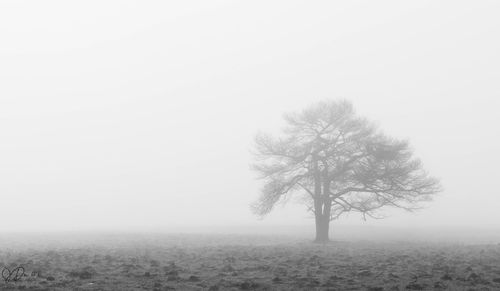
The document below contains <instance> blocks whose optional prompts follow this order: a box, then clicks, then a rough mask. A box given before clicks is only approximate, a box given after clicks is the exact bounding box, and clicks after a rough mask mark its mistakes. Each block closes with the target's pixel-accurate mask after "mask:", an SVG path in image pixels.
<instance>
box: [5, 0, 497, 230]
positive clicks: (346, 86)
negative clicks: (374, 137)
mask: <svg viewBox="0 0 500 291" xmlns="http://www.w3.org/2000/svg"><path fill="white" fill-rule="evenodd" d="M209 2H210V3H209ZM498 15H500V4H499V3H498V2H495V1H467V2H465V1H449V2H445V1H439V2H436V1H411V2H410V1H391V2H379V1H377V2H373V1H364V2H361V1H343V2H340V1H335V2H333V1H325V2H310V1H302V2H299V1H265V2H264V1H263V2H259V1H247V2H237V1H234V2H233V1H199V2H192V1H182V2H180V1H179V2H177V1H176V2H170V1H156V2H155V1H2V2H0V133H1V135H0V141H1V142H0V198H1V200H0V205H1V206H0V207H1V208H0V213H1V215H2V217H3V218H2V223H1V224H0V230H8V231H11V230H38V231H44V230H69V229H76V230H89V229H105V230H106V229H119V230H134V229H141V228H146V229H167V228H169V227H173V226H183V225H186V226H194V225H201V226H204V225H217V226H226V225H228V226H229V225H231V226H234V225H273V224H280V225H306V224H310V225H311V226H312V225H313V221H312V220H311V219H310V218H309V214H307V213H306V212H305V208H304V207H303V206H302V205H299V204H293V203H291V204H288V205H287V206H286V207H285V208H283V207H281V206H278V207H277V209H276V210H275V211H274V212H273V213H272V214H271V215H270V216H269V217H267V218H266V219H265V220H262V221H260V220H258V219H257V218H256V217H255V216H254V215H252V214H251V212H250V209H249V203H251V202H252V201H254V200H255V199H256V198H257V197H258V194H259V189H260V186H261V185H262V182H261V181H258V180H256V174H255V173H253V172H252V171H251V170H250V166H249V164H250V163H251V161H252V156H251V154H250V150H251V146H252V142H253V138H254V136H255V134H256V133H258V132H259V131H268V132H277V131H278V130H279V129H280V127H281V126H282V125H283V123H282V114H283V113H285V112H289V111H294V110H300V109H301V108H303V107H305V106H308V105H309V104H311V103H314V102H317V101H320V100H323V99H327V98H332V99H335V98H346V99H349V100H351V101H352V102H353V104H354V106H355V108H356V109H357V111H358V112H359V113H360V115H363V116H365V117H367V118H369V119H371V120H374V121H376V122H377V123H378V124H379V125H380V127H381V128H382V129H383V130H384V131H385V132H386V133H387V134H389V135H392V136H394V137H398V138H407V139H409V140H410V142H411V145H412V148H414V150H415V154H416V156H418V157H419V158H421V159H422V160H423V162H424V166H425V168H426V169H427V170H428V171H429V172H430V173H431V174H432V175H434V176H437V177H439V178H441V180H442V184H443V186H444V189H445V191H444V192H442V193H440V194H439V195H438V196H437V197H436V198H435V200H434V202H432V203H429V204H428V207H427V209H425V210H423V211H420V212H418V213H417V214H408V213H405V212H403V211H399V210H398V211H390V210H388V211H385V213H386V214H388V215H390V217H389V218H387V219H384V220H369V221H367V222H363V221H362V220H361V219H360V217H359V216H357V215H350V216H349V217H347V218H343V219H341V220H340V221H336V222H334V225H335V224H351V225H352V224H355V225H357V224H369V225H381V226H408V225H410V226H418V227H425V226H436V225H438V226H439V225H444V226H479V225H481V226H485V225H487V226H492V227H500V211H498V208H499V206H500V195H499V194H500V193H499V191H498V186H497V183H498V180H499V178H500V176H499V170H498V165H500V153H499V150H500V131H499V124H500V117H499V114H498V110H499V107H500V101H499V100H500V99H499V98H500V82H499V80H500V54H499V53H498V52H499V51H500V39H499V35H500V18H499V17H498Z"/></svg>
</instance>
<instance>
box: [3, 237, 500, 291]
mask: <svg viewBox="0 0 500 291" xmlns="http://www.w3.org/2000/svg"><path fill="white" fill-rule="evenodd" d="M19 265H22V266H23V267H24V269H25V276H22V277H21V278H20V279H19V280H18V281H16V282H14V281H10V282H4V280H1V281H0V289H1V290H500V245H497V244H490V245H459V244H443V243H440V244H436V243H434V244H431V243H429V244H424V243H404V242H394V243H381V242H369V241H362V242H333V243H330V244H326V245H317V244H312V243H310V242H309V241H307V240H304V239H292V238H289V237H269V236H266V237H257V236H249V235H239V236H227V235H147V236H143V237H138V236H127V235H115V236H113V235H107V236H97V235H96V236H94V237H85V238H83V237H78V236H74V237H70V238H69V239H68V238H66V239H60V238H57V237H55V238H54V237H53V238H50V237H49V238H46V237H45V238H40V239H37V238H36V237H30V238H25V239H24V240H23V239H22V238H21V239H20V238H16V239H12V238H5V237H4V238H0V266H1V267H2V268H3V267H8V268H9V269H10V270H12V269H13V268H15V267H17V266H19ZM4 275H7V273H5V274H4Z"/></svg>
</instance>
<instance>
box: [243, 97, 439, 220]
mask: <svg viewBox="0 0 500 291" xmlns="http://www.w3.org/2000/svg"><path fill="white" fill-rule="evenodd" d="M285 121H286V127H285V128H284V129H283V133H282V135H281V136H279V137H273V136H271V135H267V134H258V135H257V136H256V138H255V152H254V154H255V162H254V164H253V168H254V169H255V170H256V171H257V172H258V173H259V177H260V178H261V179H263V180H264V187H263V188H262V192H261V195H260V198H259V199H258V200H257V201H256V202H255V203H254V204H253V205H252V209H253V211H254V212H255V213H256V214H258V215H261V216H263V215H265V214H268V213H269V212H270V211H271V210H272V209H273V208H274V206H275V205H276V203H278V202H279V201H281V200H283V199H286V197H288V196H289V195H290V194H293V193H303V194H305V195H306V198H307V199H306V201H308V209H309V210H311V211H312V212H313V213H314V214H315V215H316V218H317V222H318V217H320V218H321V220H323V221H324V220H326V219H328V221H330V220H332V219H335V218H338V217H339V216H341V215H342V214H343V213H346V212H352V211H353V212H359V213H361V214H362V215H363V217H366V216H371V217H378V215H377V211H378V210H379V209H380V208H382V207H384V206H392V207H397V208H402V209H405V210H409V211H412V210H415V209H418V208H419V207H420V206H419V202H422V201H428V200H430V199H431V197H432V194H435V193H437V192H438V191H440V189H441V187H440V183H439V181H438V180H437V179H436V178H433V177H431V176H430V175H429V174H428V173H427V172H426V171H425V170H424V169H423V167H422V163H421V161H420V160H419V159H417V158H415V157H413V152H412V150H411V149H410V147H409V143H408V142H407V141H405V140H398V139H394V138H391V137H388V136H387V135H385V134H384V133H382V132H381V131H380V129H379V128H378V127H377V126H376V125H375V124H374V123H372V122H370V121H369V120H367V119H365V118H362V117H359V116H358V115H357V114H356V113H355V111H354V108H353V105H352V104H351V103H350V102H348V101H346V100H341V101H323V102H319V103H317V104H314V105H313V106H311V107H309V108H307V109H305V110H303V111H302V112H298V113H292V114H286V115H285ZM327 224H328V223H327Z"/></svg>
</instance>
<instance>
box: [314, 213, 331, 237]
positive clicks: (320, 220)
mask: <svg viewBox="0 0 500 291" xmlns="http://www.w3.org/2000/svg"><path fill="white" fill-rule="evenodd" d="M329 230H330V219H328V218H326V217H324V216H321V217H316V239H315V240H314V242H317V243H326V242H329V241H330V238H329V236H328V232H329Z"/></svg>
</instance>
